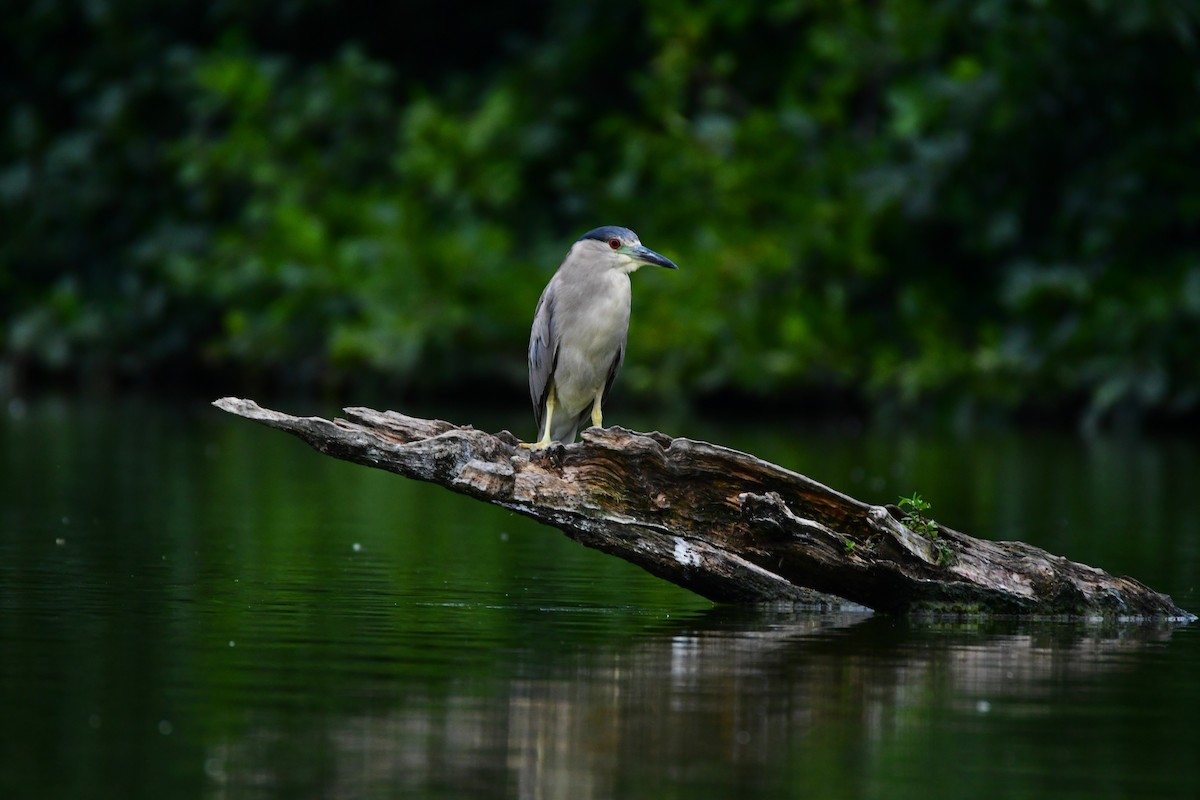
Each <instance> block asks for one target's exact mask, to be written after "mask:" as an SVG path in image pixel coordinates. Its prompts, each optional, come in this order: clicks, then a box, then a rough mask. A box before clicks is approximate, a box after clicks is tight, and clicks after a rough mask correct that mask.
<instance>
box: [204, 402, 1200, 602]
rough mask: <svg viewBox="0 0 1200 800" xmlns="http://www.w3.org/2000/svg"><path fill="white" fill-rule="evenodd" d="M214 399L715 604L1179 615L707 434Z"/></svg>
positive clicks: (1024, 548)
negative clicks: (522, 429) (311, 411)
mask: <svg viewBox="0 0 1200 800" xmlns="http://www.w3.org/2000/svg"><path fill="white" fill-rule="evenodd" d="M216 405H217V406H218V407H219V408H221V409H223V410H225V411H228V412H230V413H233V414H237V415H239V416H243V417H246V418H248V419H253V420H256V421H258V422H262V423H264V424H266V425H270V426H272V427H275V428H280V429H282V430H285V431H287V432H289V433H292V434H293V435H295V436H298V437H300V438H301V439H303V440H304V441H306V442H308V443H309V444H310V445H312V446H313V447H315V448H316V449H318V450H320V451H321V452H324V453H327V454H329V455H333V456H336V457H338V458H342V459H345V460H347V461H352V462H355V463H358V464H363V465H366V466H371V467H377V468H380V469H386V470H389V471H391V472H396V473H398V474H401V475H405V476H408V477H411V478H417V479H419V480H425V481H432V482H435V483H438V484H441V485H442V486H445V487H447V488H449V489H452V490H453V491H456V492H460V493H462V494H466V495H469V496H471V497H474V498H476V499H479V500H484V501H486V502H489V503H494V504H496V505H499V506H503V507H504V508H508V509H511V510H513V511H516V512H518V513H520V514H524V515H525V516H528V517H532V518H533V519H536V520H539V521H541V522H544V523H547V524H550V525H553V526H555V527H557V528H559V529H561V530H562V531H563V532H565V533H566V534H567V535H568V536H570V537H571V538H573V539H575V540H576V541H578V542H580V543H582V544H584V545H587V546H588V547H594V548H596V549H598V550H601V551H603V552H606V553H610V554H612V555H616V556H619V557H620V558H623V559H626V560H627V561H631V562H633V563H635V564H638V565H639V566H641V567H644V568H645V569H646V570H648V571H649V572H651V573H653V574H655V575H658V576H659V577H662V578H665V579H666V580H669V581H672V582H673V583H676V584H678V585H680V586H683V587H684V588H687V589H691V590H692V591H694V592H696V593H698V594H700V595H703V596H705V597H708V598H710V599H712V600H716V601H719V602H755V601H777V600H786V601H801V602H823V601H830V600H831V598H832V597H840V598H846V599H847V600H850V601H852V602H855V603H861V604H862V605H865V606H868V607H870V608H874V609H876V610H880V611H897V612H900V611H912V610H921V609H925V610H935V611H952V612H963V611H966V612H973V613H980V612H982V613H1001V614H1025V615H1030V614H1038V615H1062V614H1069V615H1078V616H1092V615H1102V616H1124V617H1132V616H1136V617H1144V618H1182V617H1186V616H1188V615H1187V612H1185V611H1183V610H1182V609H1180V608H1178V607H1176V606H1175V604H1174V603H1173V602H1172V601H1171V598H1169V597H1167V596H1165V595H1162V594H1159V593H1157V592H1154V591H1152V590H1150V589H1149V588H1147V587H1145V586H1143V585H1142V584H1140V583H1138V582H1137V581H1135V580H1133V579H1131V578H1123V577H1114V576H1112V575H1109V574H1107V573H1105V572H1103V571H1101V570H1098V569H1094V568H1092V567H1088V566H1085V565H1083V564H1078V563H1076V562H1073V561H1068V560H1067V559H1065V558H1061V557H1059V556H1054V555H1051V554H1050V553H1047V552H1046V551H1044V550H1041V549H1039V548H1036V547H1033V546H1031V545H1027V544H1023V543H1021V542H989V541H983V540H980V539H975V538H973V537H971V536H967V535H965V534H963V533H959V532H957V531H953V530H950V529H948V528H945V527H943V526H936V525H930V530H928V531H925V532H924V533H925V534H930V533H932V532H934V531H936V541H935V540H934V538H933V537H931V536H929V535H922V532H921V531H913V530H910V529H909V528H908V527H906V526H905V525H904V524H903V523H902V520H901V517H900V514H899V513H898V510H897V509H895V508H885V507H883V506H872V505H868V504H866V503H862V502H860V501H858V500H855V499H853V498H851V497H848V496H846V495H844V494H841V493H840V492H836V491H834V490H833V489H830V488H828V487H826V486H823V485H821V484H819V483H817V482H816V481H813V480H811V479H810V478H807V477H805V476H803V475H800V474H797V473H795V472H792V471H790V470H787V469H784V468H782V467H779V466H777V465H775V464H770V463H768V462H765V461H762V460H761V459H758V458H755V457H754V456H751V455H747V454H746V453H740V452H737V451H735V450H730V449H728V448H724V447H720V446H717V445H713V444H709V443H707V442H699V441H692V440H688V439H672V438H670V437H667V436H664V435H662V434H648V435H647V434H637V433H633V432H631V431H627V430H624V429H622V428H610V429H606V430H596V429H593V430H589V431H587V432H585V434H584V441H583V442H582V443H580V444H573V445H569V446H566V447H554V448H551V449H550V450H548V451H545V452H535V453H531V452H530V451H528V450H522V449H520V448H518V447H517V440H516V438H515V437H513V436H512V434H510V433H507V432H503V433H501V434H499V435H492V434H488V433H484V432H482V431H477V430H474V429H472V428H464V427H458V426H455V425H451V424H449V423H446V422H441V421H438V420H423V419H416V418H414V417H407V416H404V415H403V414H396V413H393V412H388V413H386V414H383V413H379V412H377V411H372V410H370V409H364V408H357V409H346V413H347V415H348V416H349V417H350V418H351V420H350V421H344V420H337V421H330V420H324V419H320V418H317V417H293V416H290V415H288V414H282V413H280V412H277V411H270V410H268V409H263V408H260V407H259V406H258V405H256V404H255V403H253V402H251V401H249V400H239V399H236V398H225V399H223V400H218V401H217V403H216ZM910 524H911V523H910ZM816 592H823V593H825V594H824V595H819V594H816Z"/></svg>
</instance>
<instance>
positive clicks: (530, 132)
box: [0, 0, 1200, 420]
mask: <svg viewBox="0 0 1200 800" xmlns="http://www.w3.org/2000/svg"><path fill="white" fill-rule="evenodd" d="M430 8H432V6H430V5H429V4H418V7H415V8H414V7H412V6H406V7H402V6H399V5H398V6H397V7H396V8H391V7H388V8H385V9H383V10H380V8H379V7H376V6H369V5H366V4H363V5H361V6H359V5H355V4H332V3H326V2H318V1H317V0H310V1H309V2H299V1H298V2H292V3H284V4H263V3H248V4H221V3H217V4H199V3H182V4H167V5H162V4H149V3H143V2H135V1H134V0H125V1H124V2H113V3H108V4H92V5H90V6H86V7H85V9H86V10H81V9H76V8H75V5H74V4H67V3H54V2H45V3H39V4H36V5H32V6H31V7H30V8H29V9H27V10H26V12H25V13H23V14H18V15H15V16H14V17H12V18H11V19H10V22H9V24H8V25H7V26H6V28H5V32H4V34H3V41H0V45H3V50H4V53H5V54H4V55H2V56H0V59H3V62H4V63H3V64H2V66H3V70H0V76H2V77H0V92H2V96H3V98H4V101H5V108H6V110H7V113H6V116H5V125H4V128H3V130H0V208H2V209H3V213H2V215H0V229H2V233H0V315H2V321H3V327H0V350H2V352H3V354H4V356H5V357H6V358H7V360H9V361H10V362H13V363H16V364H26V365H30V366H33V367H37V368H41V369H50V370H61V371H67V372H74V371H77V370H80V369H83V370H98V371H102V372H108V373H118V374H127V375H149V376H154V375H156V374H162V373H163V372H164V371H165V370H168V369H170V370H173V371H174V370H178V369H180V368H182V369H187V370H205V369H213V368H224V369H229V368H232V369H235V370H240V371H246V372H250V373H254V374H266V375H288V376H289V377H290V379H292V380H295V381H298V382H300V383H327V382H333V383H342V382H344V381H346V380H347V379H349V377H350V376H357V375H378V376H387V377H389V378H391V379H393V380H395V381H399V382H402V383H411V384H417V385H424V386H433V387H436V386H446V385H451V384H455V383H462V382H468V381H472V380H478V379H480V378H483V377H487V378H495V377H500V378H503V379H506V380H508V381H509V382H510V383H511V385H512V386H513V387H518V388H519V387H520V385H521V384H522V382H523V374H524V348H525V340H526V337H527V333H528V323H529V319H530V317H531V314H532V310H533V306H534V303H535V302H536V299H537V296H538V292H539V291H540V289H541V287H542V285H543V284H544V283H545V280H546V279H547V277H548V276H549V274H550V273H551V272H552V270H553V269H554V267H555V266H556V265H557V263H558V261H559V259H560V258H561V256H562V254H563V253H564V252H565V250H566V248H567V246H568V245H569V244H570V242H571V241H572V240H573V238H574V237H575V236H577V235H578V234H579V233H581V232H582V231H584V230H587V229H588V228H591V227H594V226H595V225H599V224H620V225H628V226H630V227H633V228H634V229H635V230H637V231H638V232H639V233H641V234H642V236H643V237H644V238H645V240H646V242H647V244H649V245H650V246H651V247H654V248H656V249H659V250H660V251H662V252H664V253H665V254H667V255H668V256H670V257H671V258H672V259H674V260H675V261H676V262H677V263H679V264H680V265H681V266H682V267H683V269H682V270H681V271H680V273H679V274H672V275H659V274H653V275H651V276H649V277H647V276H639V278H638V279H637V282H638V284H639V285H638V287H637V290H636V292H635V295H636V299H635V303H636V313H635V314H634V322H633V331H632V337H631V340H632V343H633V344H632V345H631V347H632V350H631V353H630V357H629V359H628V360H627V362H626V364H627V366H626V374H625V375H624V377H623V379H622V385H623V386H624V387H626V389H627V391H630V392H635V391H640V392H647V391H651V390H653V391H656V392H659V393H662V394H665V395H667V396H673V397H686V396H695V395H697V394H702V393H719V392H727V391H734V392H737V393H742V394H752V395H759V396H764V397H766V396H771V397H798V396H801V395H803V394H806V393H812V392H819V393H825V394H834V395H837V396H859V397H862V398H864V399H866V400H870V401H875V402H882V403H885V404H898V405H902V406H903V405H907V406H931V407H941V408H946V407H951V406H959V407H962V406H963V404H967V405H971V404H976V403H984V404H989V405H991V404H999V405H1001V406H1004V407H1013V408H1029V407H1033V408H1062V407H1078V408H1082V409H1084V410H1085V411H1086V412H1087V413H1088V414H1090V415H1092V417H1094V418H1096V419H1098V420H1099V419H1103V418H1105V417H1107V416H1110V415H1112V414H1116V413H1125V412H1132V413H1135V414H1138V413H1142V412H1145V411H1152V412H1158V413H1188V412H1195V410H1196V409H1197V407H1198V406H1200V358H1197V356H1196V354H1197V352H1198V351H1200V238H1198V237H1197V233H1196V232H1197V231H1198V230H1200V182H1198V181H1196V180H1195V179H1194V176H1193V175H1192V174H1191V172H1192V170H1191V165H1192V164H1193V163H1194V162H1195V160H1196V154H1197V153H1200V44H1198V43H1197V39H1196V37H1197V32H1198V26H1197V17H1196V12H1195V11H1194V6H1193V5H1191V4H1188V3H1183V2H1167V1H1166V0H1163V1H1161V2H1134V3H1129V2H1117V0H1092V2H1087V3H1076V4H1044V3H1039V2H1023V3H999V2H981V3H974V4H963V3H956V2H914V1H909V2H904V1H901V2H893V3H887V4H859V3H833V2H809V3H795V2H778V3H762V4H729V3H725V2H717V0H709V1H708V2H700V3H696V2H688V3H683V2H662V3H654V4H645V5H643V4H632V3H620V2H618V3H612V2H606V3H603V4H601V3H590V2H584V3H579V2H572V3H546V4H525V5H524V6H505V7H504V8H505V9H507V10H505V11H496V10H493V11H487V10H480V11H479V12H478V13H475V12H471V13H461V14H456V15H453V19H448V18H447V17H448V15H447V14H445V13H444V11H443V10H440V9H439V11H438V13H432V12H430ZM498 8H499V7H498ZM389 9H390V10H389ZM426 12H429V13H426ZM439 20H440V21H439Z"/></svg>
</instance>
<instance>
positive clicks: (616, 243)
mask: <svg viewBox="0 0 1200 800" xmlns="http://www.w3.org/2000/svg"><path fill="white" fill-rule="evenodd" d="M608 246H609V247H611V248H612V249H613V250H620V249H621V240H620V239H609V240H608Z"/></svg>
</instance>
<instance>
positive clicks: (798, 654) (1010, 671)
mask: <svg viewBox="0 0 1200 800" xmlns="http://www.w3.org/2000/svg"><path fill="white" fill-rule="evenodd" d="M1170 635H1171V629H1170V627H1169V626H1162V627H1146V626H1141V627H1130V628H1121V629H1116V628H1109V629H1099V628H1095V627H1092V628H1089V627H1085V626H1083V625H1053V626H1048V625H1045V624H1039V625H1030V624H1025V625H1018V624H1010V625H1005V626H996V625H991V626H988V627H987V628H981V627H980V626H941V627H940V628H938V629H931V628H928V627H924V628H921V629H920V630H919V631H916V632H914V631H913V630H903V629H901V630H897V628H896V627H894V625H893V623H891V622H888V621H885V620H882V619H879V618H874V619H872V618H871V617H870V615H867V614H842V615H829V616H793V615H785V614H762V615H749V614H747V615H730V614H726V613H714V614H711V615H709V616H708V617H707V618H704V619H701V620H700V621H699V624H696V623H692V624H690V625H681V626H679V627H678V628H675V629H673V630H667V631H663V632H660V633H656V634H653V635H650V636H647V637H645V638H639V639H635V640H632V641H630V640H626V641H624V642H622V643H617V644H614V645H607V646H600V647H596V648H592V649H588V650H584V651H582V652H575V653H574V654H572V655H562V656H560V657H555V658H553V659H552V660H551V661H550V663H548V664H547V663H541V662H542V659H544V654H540V655H534V654H529V653H525V654H515V659H516V660H515V663H514V665H513V668H512V673H511V676H510V677H507V678H505V679H503V680H502V681H497V682H496V684H494V685H488V686H486V687H480V686H478V685H471V684H469V683H467V684H451V685H450V686H449V687H448V688H447V691H446V694H445V695H439V696H430V695H418V696H415V697H411V696H410V697H404V698H403V699H401V700H399V701H397V703H396V704H395V705H394V706H393V707H389V708H386V709H380V710H378V711H377V712H374V713H369V714H357V715H354V716H351V717H348V718H347V717H339V716H331V717H329V718H327V719H325V720H324V722H325V723H326V725H327V727H326V728H325V729H324V730H312V731H308V735H310V736H313V737H324V738H325V741H326V744H325V745H324V747H325V748H328V752H329V757H330V763H329V764H327V765H326V766H325V767H324V769H323V773H324V778H325V780H322V778H321V776H316V777H314V776H309V778H310V779H312V780H313V781H314V782H313V783H311V784H310V785H309V786H308V788H309V790H310V791H309V794H317V793H319V792H313V791H311V790H312V789H313V788H314V787H315V786H321V787H322V788H323V789H324V792H323V793H324V795H325V796H338V797H349V796H367V795H392V794H395V793H396V792H397V791H401V792H402V790H404V789H406V788H414V789H415V788H417V787H424V788H425V789H426V790H427V789H428V787H440V788H441V789H443V790H444V791H445V793H446V796H463V797H466V796H483V795H494V794H505V795H507V796H517V797H530V798H533V797H537V798H560V797H561V798H571V799H572V800H588V798H606V797H617V796H621V795H622V791H621V781H630V780H638V779H639V778H642V777H646V776H647V775H657V776H659V779H661V778H662V776H663V775H664V774H666V773H669V772H671V771H675V772H677V773H678V774H677V775H674V776H673V780H675V781H676V783H682V784H687V783H690V782H703V781H706V780H708V781H714V780H717V779H718V778H717V776H716V775H715V774H714V773H713V771H714V770H715V769H716V767H717V765H720V768H721V769H722V770H726V771H732V772H733V773H735V774H739V775H743V776H761V775H769V774H776V775H778V774H779V773H780V772H781V770H784V769H785V767H786V762H787V759H788V758H789V756H790V754H792V753H794V752H795V750H796V746H797V745H798V744H799V743H801V742H809V741H830V742H840V743H841V744H840V745H839V746H840V747H843V748H846V749H848V750H850V751H851V752H853V753H855V754H857V755H858V757H861V758H863V759H866V758H870V757H871V756H872V755H873V754H874V753H875V752H877V751H878V750H879V749H882V748H888V747H893V746H895V744H896V742H897V741H900V740H903V739H904V738H905V737H908V736H910V735H912V733H913V731H912V729H911V726H912V725H914V724H918V725H919V724H922V723H920V722H914V720H923V719H927V717H928V713H931V712H930V709H932V708H934V707H936V706H939V705H940V706H942V707H945V706H946V704H947V703H953V704H955V706H957V707H961V710H962V711H968V712H975V710H976V707H977V705H979V704H984V703H993V702H997V701H999V700H1001V699H1002V700H1003V701H1004V702H1008V703H1013V702H1018V703H1021V704H1022V706H1023V707H1025V708H1029V709H1036V708H1039V707H1040V706H1041V705H1042V701H1043V700H1044V699H1045V697H1044V696H1045V695H1048V694H1050V693H1052V692H1054V691H1056V690H1057V687H1061V686H1062V685H1066V684H1076V685H1078V684H1086V683H1088V679H1090V678H1096V677H1098V676H1100V675H1102V674H1104V673H1108V672H1111V671H1113V670H1118V669H1121V668H1122V667H1121V665H1122V663H1127V662H1123V661H1122V660H1121V659H1120V658H1115V657H1114V656H1118V655H1121V654H1126V653H1133V652H1136V651H1138V650H1140V649H1141V648H1143V647H1144V646H1145V645H1146V644H1147V643H1151V642H1160V641H1164V640H1166V639H1168V638H1169V637H1170ZM523 659H524V660H523ZM389 688H390V687H389ZM389 688H383V687H381V693H383V694H387V693H388V692H389ZM295 735H296V731H294V730H287V731H284V730H280V729H279V728H277V727H274V726H272V725H271V724H270V723H266V724H264V725H262V726H261V727H258V728H255V729H252V730H250V731H249V732H248V733H247V734H246V736H245V737H244V738H241V739H239V740H237V741H235V742H231V743H229V744H228V745H226V746H223V747H220V748H217V749H216V750H214V751H213V752H212V753H211V754H210V758H209V761H210V763H211V764H214V765H216V766H217V768H216V769H214V772H216V773H217V774H219V776H220V782H222V783H223V784H225V786H226V788H227V789H229V790H230V792H229V793H230V794H232V795H236V794H238V792H237V791H236V790H237V788H238V787H239V786H243V787H244V786H245V783H246V782H253V783H255V784H256V785H258V786H260V787H271V786H277V785H284V786H286V785H289V783H290V777H291V778H294V777H295V776H294V775H292V774H291V773H294V772H295V771H296V770H297V769H298V768H299V769H301V770H303V769H305V768H306V767H305V766H300V767H297V765H295V764H290V763H287V762H282V763H280V764H275V763H273V762H274V759H276V758H278V757H279V754H278V753H277V751H276V748H277V746H278V743H279V742H280V741H281V740H282V739H284V738H285V737H286V736H295ZM308 749H318V750H319V749H321V748H308ZM706 770H708V771H709V772H707V773H706ZM289 776H290V777H289ZM728 777H729V776H728V774H726V775H725V779H726V780H728ZM498 787H507V788H508V791H507V792H500V791H498Z"/></svg>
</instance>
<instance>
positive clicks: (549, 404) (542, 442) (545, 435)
mask: <svg viewBox="0 0 1200 800" xmlns="http://www.w3.org/2000/svg"><path fill="white" fill-rule="evenodd" d="M556 405H557V403H556V402H555V401H554V390H553V389H551V390H550V392H549V393H548V394H547V395H546V427H545V428H543V429H542V438H541V439H538V440H537V441H536V442H521V447H524V448H525V449H526V450H545V449H546V448H547V447H549V446H550V422H551V420H553V419H554V407H555V406H556Z"/></svg>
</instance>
